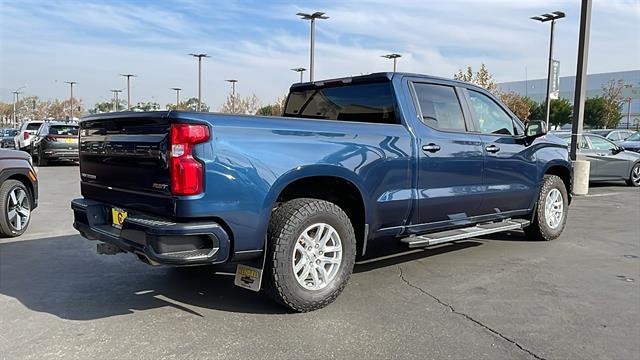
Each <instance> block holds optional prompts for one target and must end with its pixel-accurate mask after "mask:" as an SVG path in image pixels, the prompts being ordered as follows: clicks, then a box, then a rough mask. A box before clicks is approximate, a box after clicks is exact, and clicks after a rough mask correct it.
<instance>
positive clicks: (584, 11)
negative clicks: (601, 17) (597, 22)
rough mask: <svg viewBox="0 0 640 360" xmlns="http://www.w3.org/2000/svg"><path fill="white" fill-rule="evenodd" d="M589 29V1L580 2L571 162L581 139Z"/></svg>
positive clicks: (574, 159) (574, 158)
mask: <svg viewBox="0 0 640 360" xmlns="http://www.w3.org/2000/svg"><path fill="white" fill-rule="evenodd" d="M590 27H591V0H582V8H581V10H580V36H579V42H578V65H577V68H576V89H575V94H574V100H573V121H572V124H571V152H570V157H571V160H573V161H576V160H577V153H578V144H579V141H580V138H581V137H582V124H583V120H584V98H585V94H586V87H585V85H586V83H587V63H588V60H589V59H588V57H589V30H590Z"/></svg>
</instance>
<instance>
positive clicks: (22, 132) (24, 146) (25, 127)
mask: <svg viewBox="0 0 640 360" xmlns="http://www.w3.org/2000/svg"><path fill="white" fill-rule="evenodd" d="M43 123H44V121H43V120H35V121H25V122H24V123H23V124H22V126H20V129H18V130H19V131H18V135H16V136H15V137H14V138H13V141H14V143H15V145H16V149H18V150H22V151H27V152H29V151H30V150H31V141H32V140H33V138H34V136H35V134H36V133H37V132H38V129H40V126H41V125H42V124H43Z"/></svg>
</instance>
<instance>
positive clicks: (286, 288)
mask: <svg viewBox="0 0 640 360" xmlns="http://www.w3.org/2000/svg"><path fill="white" fill-rule="evenodd" d="M571 174H572V168H571V163H570V161H569V157H568V151H567V146H566V143H565V142H564V141H563V140H561V139H559V138H557V137H555V136H553V135H551V134H546V133H545V130H544V124H543V123H541V122H535V121H531V122H529V123H528V124H527V126H524V125H523V123H522V122H521V121H520V120H519V119H518V118H517V117H516V116H515V115H514V114H513V113H512V112H511V111H509V109H508V108H507V107H506V106H504V105H503V104H501V103H500V102H499V101H498V100H497V99H496V98H495V97H494V96H492V95H491V94H490V93H488V92H487V91H485V90H484V89H482V88H479V87H477V86H474V85H471V84H467V83H464V82H459V81H453V80H448V79H442V78H436V77H431V76H424V75H416V74H405V73H378V74H371V75H364V76H355V77H349V78H342V79H334V80H325V81H317V82H314V83H300V84H296V85H293V86H292V87H291V89H290V93H289V95H288V98H287V101H286V106H285V109H284V114H283V117H262V116H244V115H226V114H214V113H195V112H176V111H167V112H147V113H134V112H125V113H115V114H102V115H93V116H89V117H86V118H84V119H83V121H82V122H81V124H80V176H81V190H82V196H83V198H80V199H75V200H73V202H72V204H71V206H72V208H73V211H74V216H75V221H74V227H75V228H76V229H77V230H78V231H79V232H80V233H81V234H82V235H83V236H84V237H86V238H88V239H90V240H99V243H98V252H99V253H104V254H114V253H118V252H130V253H133V254H135V255H137V257H138V258H139V259H140V260H142V261H144V262H146V263H149V264H152V265H172V266H193V265H210V264H222V263H232V264H237V270H236V284H237V285H239V286H243V287H246V288H249V289H252V290H255V291H259V290H264V291H265V292H266V293H267V294H268V295H269V296H271V297H272V298H273V299H275V300H276V301H277V302H279V303H281V304H283V305H285V306H288V307H290V308H291V309H293V310H296V311H310V310H315V309H318V308H321V307H323V306H326V305H327V304H329V303H331V302H332V301H333V300H334V299H335V298H336V297H337V296H338V295H339V294H340V292H341V291H342V290H343V288H344V287H345V285H346V283H347V281H348V279H349V277H350V275H351V273H352V271H353V267H354V263H355V259H356V256H360V255H364V254H365V252H366V250H367V246H368V244H369V245H371V243H372V242H373V241H378V242H379V241H398V242H401V243H404V244H406V246H408V247H427V246H431V245H435V244H440V243H446V242H452V241H457V240H462V239H465V238H470V237H474V236H479V235H485V234H490V233H494V232H499V231H506V230H515V229H523V230H524V232H525V233H526V234H527V235H528V236H529V237H530V238H532V239H536V240H553V239H555V238H557V237H558V236H559V235H560V233H561V232H562V230H563V229H564V226H565V223H566V220H567V210H568V205H569V202H570V200H571V198H570V196H571V195H570V194H571V191H570V189H571Z"/></svg>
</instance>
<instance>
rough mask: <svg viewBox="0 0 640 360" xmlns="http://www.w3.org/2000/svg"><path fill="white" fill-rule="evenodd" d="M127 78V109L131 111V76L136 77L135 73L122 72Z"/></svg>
mask: <svg viewBox="0 0 640 360" xmlns="http://www.w3.org/2000/svg"><path fill="white" fill-rule="evenodd" d="M120 76H124V77H126V78H127V110H129V111H131V78H132V77H136V75H133V74H120Z"/></svg>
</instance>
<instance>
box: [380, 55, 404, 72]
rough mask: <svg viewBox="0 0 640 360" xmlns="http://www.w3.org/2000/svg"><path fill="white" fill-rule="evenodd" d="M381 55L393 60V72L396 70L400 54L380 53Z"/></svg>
mask: <svg viewBox="0 0 640 360" xmlns="http://www.w3.org/2000/svg"><path fill="white" fill-rule="evenodd" d="M382 57H383V58H387V59H390V60H393V72H396V65H397V61H398V58H401V57H402V55H400V54H387V55H382Z"/></svg>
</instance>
